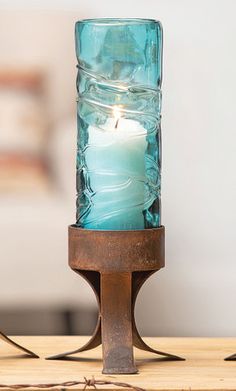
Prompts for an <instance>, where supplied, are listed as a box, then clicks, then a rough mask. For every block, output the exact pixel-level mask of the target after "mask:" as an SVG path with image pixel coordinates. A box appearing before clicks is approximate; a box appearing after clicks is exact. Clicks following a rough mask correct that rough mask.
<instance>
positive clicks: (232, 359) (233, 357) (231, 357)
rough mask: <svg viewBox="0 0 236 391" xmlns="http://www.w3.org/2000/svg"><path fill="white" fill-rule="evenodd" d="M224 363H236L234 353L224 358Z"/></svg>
mask: <svg viewBox="0 0 236 391" xmlns="http://www.w3.org/2000/svg"><path fill="white" fill-rule="evenodd" d="M225 361H236V353H235V354H232V356H229V357H226V358H225Z"/></svg>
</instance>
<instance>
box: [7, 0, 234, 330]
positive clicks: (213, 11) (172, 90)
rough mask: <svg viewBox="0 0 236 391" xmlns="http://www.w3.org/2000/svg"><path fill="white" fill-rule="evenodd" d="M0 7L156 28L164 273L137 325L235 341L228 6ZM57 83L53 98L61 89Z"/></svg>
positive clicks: (142, 2)
mask: <svg viewBox="0 0 236 391" xmlns="http://www.w3.org/2000/svg"><path fill="white" fill-rule="evenodd" d="M0 4H2V6H5V7H7V8H12V7H13V8H17V7H18V8H19V9H21V7H24V8H26V9H29V8H36V9H41V8H45V9H46V8H51V9H61V10H66V11H67V12H69V13H68V15H69V14H70V15H72V16H70V17H71V18H72V19H71V21H72V20H75V19H76V17H77V15H78V18H81V17H102V16H117V17H119V16H123V17H125V16H130V17H135V16H137V17H148V18H157V19H159V20H161V22H162V23H163V27H164V81H163V122H162V129H163V179H162V206H163V224H164V225H165V226H166V236H167V238H166V268H165V269H164V270H163V271H162V272H159V273H157V274H156V275H154V276H153V277H152V278H151V279H150V281H148V282H147V283H146V286H145V287H144V288H143V290H142V291H141V294H140V296H139V301H138V305H137V318H138V324H139V326H140V330H141V331H142V332H143V333H144V334H151V335H189V336H190V335H209V336H216V335H219V336H220V335H222V336H223V335H225V336H233V335H235V333H236V256H235V243H236V236H235V223H236V221H235V220H236V219H235V216H236V206H235V202H236V180H235V168H236V153H235V152H236V147H235V144H236V138H235V102H236V98H235V94H236V74H235V72H236V71H235V70H236V44H235V40H236V23H235V13H236V2H235V1H233V0H224V1H223V0H218V1H215V0H208V1H203V0H197V1H190V0H182V1H181V0H180V1H174V0H139V1H137V0H136V1H135V2H133V1H130V2H128V1H127V0H126V1H124V0H119V1H110V0H100V1H91V0H87V1H78V0H60V1H59V0H58V1H49V0H47V1H40V2H33V1H12V2H10V1H9V0H8V1H5V2H4V1H0ZM64 28H65V34H66V40H68V47H69V48H70V54H68V59H69V60H68V61H70V64H71V65H72V57H71V56H73V55H74V54H72V46H71V45H72V42H73V28H71V27H68V26H67V27H66V26H65V27H64V26H61V31H63V29H64ZM68 32H71V35H70V34H69V33H68ZM64 38H65V36H64ZM55 45H58V39H57V31H56V32H55ZM63 45H64V46H63V47H65V40H64V41H63ZM59 60H60V59H58V61H59ZM74 60H75V59H74ZM58 66H59V65H58ZM66 72H67V73H68V74H69V73H70V72H71V74H73V77H74V69H73V68H71V69H69V67H68V66H67V67H66ZM60 77H61V78H62V79H63V78H66V77H67V75H66V74H61V75H60ZM58 80H59V76H58ZM58 82H59V81H58ZM72 82H73V79H72V78H70V84H67V85H66V86H65V89H66V100H63V91H61V92H62V97H61V98H60V99H62V100H60V99H59V98H58V97H57V98H56V99H57V104H58V105H61V106H60V107H63V104H62V102H64V104H65V105H66V104H67V103H66V102H67V101H68V98H70V92H69V91H70V88H71V100H72V99H73V98H74V90H73V92H72V85H73V84H72ZM60 83H61V86H62V89H63V85H64V84H65V81H64V82H62V81H60ZM68 86H69V89H68ZM54 87H55V88H56V86H54ZM58 99H59V100H58ZM68 110H69V107H68ZM65 254H66V253H65ZM76 278H77V277H76ZM73 289H74V292H75V289H76V284H73Z"/></svg>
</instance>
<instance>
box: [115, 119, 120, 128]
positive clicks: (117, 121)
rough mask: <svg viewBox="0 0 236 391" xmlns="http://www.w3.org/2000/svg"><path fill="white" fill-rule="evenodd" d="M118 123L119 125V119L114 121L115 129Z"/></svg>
mask: <svg viewBox="0 0 236 391" xmlns="http://www.w3.org/2000/svg"><path fill="white" fill-rule="evenodd" d="M118 123H119V118H117V120H116V123H115V129H117V127H118Z"/></svg>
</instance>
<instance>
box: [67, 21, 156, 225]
mask: <svg viewBox="0 0 236 391" xmlns="http://www.w3.org/2000/svg"><path fill="white" fill-rule="evenodd" d="M75 39H76V54H77V59H78V78H77V90H78V152H77V192H78V197H77V225H78V226H79V227H83V228H87V229H102V230H135V229H145V228H155V227H158V226H160V187H161V127H160V118H161V89H160V88H161V72H162V69H161V68H162V28H161V25H160V23H159V22H157V21H155V20H150V19H90V20H82V21H79V22H77V23H76V27H75Z"/></svg>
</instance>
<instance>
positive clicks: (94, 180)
mask: <svg viewBox="0 0 236 391" xmlns="http://www.w3.org/2000/svg"><path fill="white" fill-rule="evenodd" d="M146 138H147V131H146V129H145V128H144V127H143V126H142V125H141V124H140V123H139V122H138V121H135V120H133V119H128V118H123V117H122V107H119V106H115V107H114V109H113V116H112V117H110V118H108V119H107V120H106V122H105V123H104V124H103V125H101V126H99V127H95V126H89V127H88V145H87V148H86V151H85V164H86V167H87V172H88V176H89V178H90V180H89V191H90V194H89V198H90V202H91V204H90V211H89V213H88V214H87V215H86V216H84V218H83V226H84V227H85V228H88V229H104V230H106V229H107V230H110V229H113V230H114V229H115V230H119V229H121V230H124V229H144V216H143V210H144V202H145V181H146V179H145V151H146V148H147V140H146Z"/></svg>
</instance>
